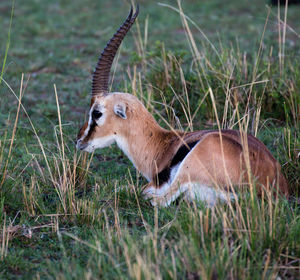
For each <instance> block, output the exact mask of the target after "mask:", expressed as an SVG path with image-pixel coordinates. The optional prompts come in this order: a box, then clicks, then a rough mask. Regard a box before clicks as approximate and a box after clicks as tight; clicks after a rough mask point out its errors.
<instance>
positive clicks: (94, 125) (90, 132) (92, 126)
mask: <svg viewBox="0 0 300 280" xmlns="http://www.w3.org/2000/svg"><path fill="white" fill-rule="evenodd" d="M96 126H97V124H96V122H95V121H93V122H92V124H91V125H90V129H89V132H88V134H87V136H86V137H87V139H89V138H90V137H91V135H92V134H93V132H94V131H95V127H96Z"/></svg>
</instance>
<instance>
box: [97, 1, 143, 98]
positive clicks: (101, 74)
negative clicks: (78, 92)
mask: <svg viewBox="0 0 300 280" xmlns="http://www.w3.org/2000/svg"><path fill="white" fill-rule="evenodd" d="M132 13H133V9H132V6H131V9H130V13H129V15H128V17H127V18H126V20H125V21H124V22H123V24H122V25H121V26H120V28H119V29H118V31H117V32H116V33H115V34H114V36H113V37H112V38H111V39H110V40H109V41H108V43H107V45H106V47H105V48H104V50H103V52H102V53H101V55H100V57H99V60H98V63H97V66H96V69H95V71H94V74H93V83H92V96H97V95H107V94H108V82H109V74H110V69H111V66H112V63H113V61H114V58H115V55H116V53H117V51H118V49H119V46H120V45H121V43H122V41H123V39H124V37H125V36H126V34H127V32H128V31H129V29H130V27H131V26H132V25H133V23H134V21H135V19H136V17H137V16H138V14H139V6H138V5H137V8H136V11H135V14H134V15H133V16H132Z"/></svg>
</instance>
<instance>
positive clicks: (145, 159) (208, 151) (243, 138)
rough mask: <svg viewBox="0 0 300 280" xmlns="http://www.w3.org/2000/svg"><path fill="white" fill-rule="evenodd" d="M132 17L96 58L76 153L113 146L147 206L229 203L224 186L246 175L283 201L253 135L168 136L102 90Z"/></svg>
mask: <svg viewBox="0 0 300 280" xmlns="http://www.w3.org/2000/svg"><path fill="white" fill-rule="evenodd" d="M137 15H138V8H137V10H136V12H135V14H133V10H132V8H131V11H130V13H129V15H128V17H127V19H126V20H125V21H124V23H123V24H122V25H121V27H120V28H119V30H118V31H117V32H116V33H115V34H114V35H113V37H112V38H111V39H110V41H109V42H108V44H107V46H106V47H105V49H104V50H103V52H102V54H101V56H100V58H99V61H98V64H97V66H96V69H95V71H94V74H93V82H92V99H91V105H90V111H89V118H88V121H87V122H86V123H85V124H84V125H83V126H82V128H81V129H80V131H79V134H78V138H77V148H78V149H80V150H83V151H87V152H92V151H94V150H95V149H97V148H104V147H107V146H109V145H111V144H113V143H117V145H118V146H119V148H120V149H121V150H122V151H123V152H124V153H125V154H126V155H127V156H128V158H129V159H130V160H131V162H132V163H133V164H134V166H135V167H136V168H137V169H138V170H139V171H140V172H141V173H142V174H143V176H144V177H145V178H146V179H147V180H148V181H149V183H148V185H147V186H146V187H145V189H144V190H143V193H144V194H145V196H146V197H150V198H152V204H153V205H155V204H158V205H160V206H167V205H169V204H170V203H171V202H172V201H174V200H175V199H176V198H178V196H179V195H181V194H183V195H184V197H185V198H187V199H189V200H192V199H195V198H197V199H201V200H204V201H206V202H207V203H208V204H209V205H214V204H215V202H216V201H217V200H218V199H221V200H228V199H231V197H232V195H231V194H230V192H229V190H230V188H229V187H230V186H242V185H246V186H247V184H249V180H250V177H251V176H250V172H249V170H251V174H252V176H253V177H254V178H255V182H256V186H257V190H258V192H260V191H261V189H262V188H263V187H265V188H271V191H272V192H279V193H281V194H283V195H285V196H287V197H288V186H287V183H286V180H285V178H284V176H283V175H282V173H281V171H280V165H279V163H278V162H277V161H276V160H275V159H274V157H273V156H272V155H271V153H270V152H269V151H268V149H267V148H266V146H265V145H264V144H263V143H262V142H260V141H259V140H258V139H257V138H255V137H254V136H252V135H247V134H241V133H240V132H238V131H235V130H221V131H214V130H202V131H195V132H187V133H186V132H181V131H174V130H173V131H169V130H166V129H163V128H162V127H160V126H159V125H158V123H157V122H156V121H155V119H154V118H153V116H152V115H151V114H150V113H149V112H148V111H147V109H146V108H145V107H144V106H143V104H142V103H141V102H140V101H139V100H138V99H137V97H135V96H133V95H131V94H128V93H121V92H109V91H108V82H109V75H110V69H111V66H112V63H113V60H114V57H115V55H116V52H117V50H118V48H119V46H120V44H121V42H122V40H123V38H124V37H125V35H126V33H127V32H128V31H129V29H130V27H131V26H132V25H133V23H134V21H135V19H136V17H137Z"/></svg>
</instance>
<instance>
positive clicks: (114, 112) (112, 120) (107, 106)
mask: <svg viewBox="0 0 300 280" xmlns="http://www.w3.org/2000/svg"><path fill="white" fill-rule="evenodd" d="M138 12H139V10H138V6H137V9H136V12H135V14H134V15H133V11H132V7H131V10H130V13H129V15H128V17H127V19H126V20H125V21H124V23H123V24H122V25H121V27H120V28H119V29H118V31H117V32H116V33H115V34H114V36H113V37H112V38H111V39H110V40H109V42H108V43H107V45H106V47H105V48H104V50H103V52H102V53H101V56H100V58H99V61H98V64H97V66H96V69H95V71H94V75H93V86H92V100H91V106H90V111H89V118H88V121H87V122H86V123H85V124H84V125H83V126H82V127H81V129H80V130H79V133H78V136H77V145H76V146H77V149H80V150H84V151H87V152H92V151H94V150H95V149H96V148H104V147H106V146H109V145H110V144H112V143H113V142H114V141H115V140H116V137H118V134H119V133H120V131H121V130H122V129H123V127H124V121H126V120H127V116H128V114H127V108H128V102H130V100H131V99H132V98H133V96H131V95H129V94H125V93H109V92H108V82H109V74H110V69H111V66H112V63H113V60H114V57H115V55H116V53H117V50H118V48H119V46H120V44H121V42H122V40H123V38H124V37H125V35H126V33H127V32H128V31H129V29H130V27H131V26H132V24H133V23H134V21H135V19H136V17H137V15H138Z"/></svg>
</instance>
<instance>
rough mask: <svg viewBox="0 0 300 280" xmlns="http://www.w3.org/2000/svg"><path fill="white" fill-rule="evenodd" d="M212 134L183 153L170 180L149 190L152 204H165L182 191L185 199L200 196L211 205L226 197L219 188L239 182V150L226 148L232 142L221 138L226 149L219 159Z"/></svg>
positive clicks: (216, 141) (217, 141) (217, 140)
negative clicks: (151, 190) (185, 153)
mask: <svg viewBox="0 0 300 280" xmlns="http://www.w3.org/2000/svg"><path fill="white" fill-rule="evenodd" d="M216 136H217V137H215V136H214V135H213V136H209V137H206V138H205V139H203V140H202V141H200V142H199V143H198V144H197V145H196V146H195V147H194V148H193V149H192V150H191V151H190V152H189V153H188V154H187V156H186V157H185V158H184V160H183V161H182V162H181V163H180V165H179V167H178V169H177V171H176V174H175V176H174V177H173V180H172V181H171V182H168V183H165V184H163V185H162V187H161V188H158V189H155V192H153V193H151V194H152V195H153V203H152V204H155V205H160V206H168V205H169V204H170V203H171V202H172V201H174V200H175V199H176V198H178V196H179V195H180V194H182V193H185V196H186V198H188V199H189V200H193V199H200V200H204V201H205V202H206V203H207V204H208V205H209V206H213V205H214V204H215V202H216V201H217V200H218V199H219V198H220V199H221V200H227V199H224V198H225V197H226V192H224V190H222V188H223V187H224V186H226V185H230V184H238V183H239V182H240V176H239V174H238V173H239V172H238V171H239V170H240V166H239V161H238V160H239V158H240V156H239V155H240V152H239V151H236V150H237V149H236V147H234V148H235V149H233V151H232V149H229V148H230V147H231V146H232V145H233V144H232V143H231V142H230V141H228V139H226V138H224V139H223V145H226V146H227V151H226V150H225V149H224V150H225V151H224V161H223V157H222V156H220V155H221V154H222V151H221V145H220V144H221V143H220V139H219V137H218V135H216ZM229 168H230V172H228V170H227V169H229ZM229 174H230V175H231V176H229ZM214 186H217V187H216V188H214ZM220 188H221V189H220Z"/></svg>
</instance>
